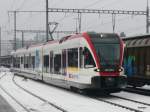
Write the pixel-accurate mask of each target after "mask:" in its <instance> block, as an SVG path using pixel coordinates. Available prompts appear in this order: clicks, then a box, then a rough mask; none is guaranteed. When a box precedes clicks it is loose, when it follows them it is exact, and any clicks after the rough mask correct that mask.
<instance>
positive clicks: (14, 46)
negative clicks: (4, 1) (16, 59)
mask: <svg viewBox="0 0 150 112" xmlns="http://www.w3.org/2000/svg"><path fill="white" fill-rule="evenodd" d="M15 50H16V11H14V51H15Z"/></svg>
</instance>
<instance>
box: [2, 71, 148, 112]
mask: <svg viewBox="0 0 150 112" xmlns="http://www.w3.org/2000/svg"><path fill="white" fill-rule="evenodd" d="M3 74H4V73H3V72H1V73H0V76H2V75H3ZM12 77H13V74H12V73H10V72H7V75H6V76H4V77H3V78H2V79H0V85H1V86H3V87H4V88H5V89H6V90H7V91H8V92H9V93H11V94H12V95H13V96H14V97H15V98H16V99H17V100H19V101H20V102H21V103H22V104H23V105H25V106H27V107H28V108H30V109H32V110H34V111H38V112H59V110H57V109H55V108H54V107H52V106H49V105H48V104H46V103H44V102H42V101H39V100H38V99H36V98H35V97H32V96H31V95H29V94H28V93H25V92H24V91H23V90H21V89H19V88H18V87H17V86H15V85H14V83H13V82H12ZM15 81H16V82H17V83H18V84H20V85H21V86H22V87H24V88H26V89H27V90H29V91H31V92H33V93H35V94H37V95H38V96H40V97H42V98H44V99H46V100H48V101H49V102H52V103H54V104H55V105H58V106H60V107H62V108H63V109H65V110H67V111H68V112H128V111H129V110H127V109H124V108H121V107H117V106H113V105H111V104H107V103H105V102H101V101H98V100H95V99H92V98H88V97H86V96H83V95H80V94H76V93H72V92H68V91H66V90H64V89H60V88H56V87H53V86H50V85H47V84H43V83H39V82H36V81H33V80H30V79H28V80H23V78H21V77H17V76H16V77H15ZM0 94H1V95H2V96H3V97H4V98H5V99H6V100H7V101H8V102H9V103H10V104H11V105H12V106H13V107H14V109H16V111H17V112H23V109H22V108H21V107H20V106H18V105H17V104H16V103H15V102H14V101H13V100H12V99H11V98H10V97H9V96H7V95H6V94H5V93H4V92H3V91H2V90H1V89H0ZM113 95H117V96H121V97H125V98H129V99H134V100H137V101H141V102H147V103H149V102H150V98H149V97H147V96H143V95H137V94H133V93H127V92H121V93H115V94H113ZM105 99H106V100H110V99H107V98H105ZM112 101H113V102H116V103H119V104H123V105H130V106H131V107H133V108H136V109H139V110H141V111H143V112H150V107H149V108H148V107H146V106H143V105H140V106H139V105H137V104H132V103H129V102H127V101H121V100H116V101H115V100H114V99H112ZM129 112H130V111H129Z"/></svg>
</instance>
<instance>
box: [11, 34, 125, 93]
mask: <svg viewBox="0 0 150 112" xmlns="http://www.w3.org/2000/svg"><path fill="white" fill-rule="evenodd" d="M123 53H124V43H123V40H122V39H121V38H120V37H119V36H118V35H117V34H115V33H96V32H83V33H77V34H72V35H69V36H65V37H63V38H61V39H60V40H52V41H48V42H45V43H41V44H37V45H31V46H28V47H25V48H20V49H17V50H16V51H13V52H12V57H13V59H12V60H13V65H12V70H13V72H14V73H15V74H17V75H21V76H24V77H27V78H31V79H35V80H41V81H43V82H45V83H48V84H51V85H55V86H58V87H62V88H66V89H70V90H73V91H87V90H88V91H102V92H106V93H112V92H119V91H121V89H122V88H124V87H125V86H126V76H125V75H124V73H123V72H124V70H123V67H122V63H123Z"/></svg>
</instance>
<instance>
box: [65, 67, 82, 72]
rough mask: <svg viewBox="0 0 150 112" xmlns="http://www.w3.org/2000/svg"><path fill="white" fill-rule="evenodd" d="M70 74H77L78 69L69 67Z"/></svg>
mask: <svg viewBox="0 0 150 112" xmlns="http://www.w3.org/2000/svg"><path fill="white" fill-rule="evenodd" d="M67 71H68V73H77V72H79V71H78V67H68V68H67Z"/></svg>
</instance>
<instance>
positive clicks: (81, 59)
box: [79, 47, 84, 68]
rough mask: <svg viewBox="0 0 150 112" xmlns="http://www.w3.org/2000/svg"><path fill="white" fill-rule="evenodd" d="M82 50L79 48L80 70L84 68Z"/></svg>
mask: <svg viewBox="0 0 150 112" xmlns="http://www.w3.org/2000/svg"><path fill="white" fill-rule="evenodd" d="M83 51H84V48H82V47H80V49H79V52H80V68H83V67H84V55H83Z"/></svg>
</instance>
